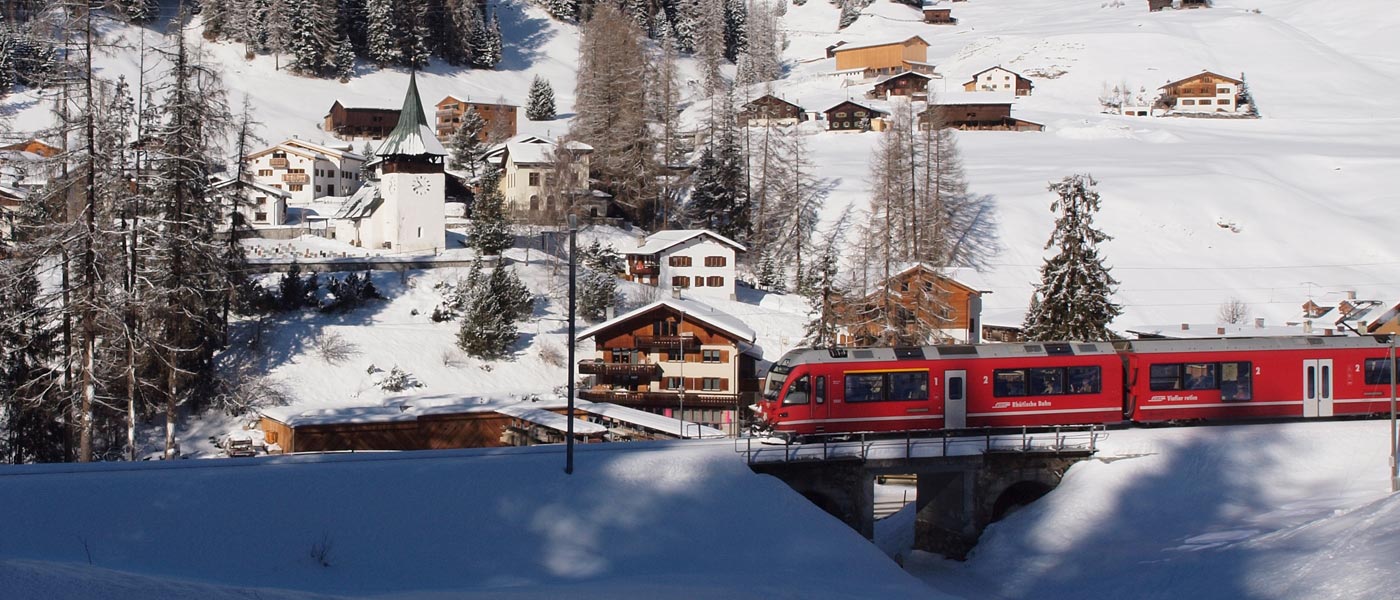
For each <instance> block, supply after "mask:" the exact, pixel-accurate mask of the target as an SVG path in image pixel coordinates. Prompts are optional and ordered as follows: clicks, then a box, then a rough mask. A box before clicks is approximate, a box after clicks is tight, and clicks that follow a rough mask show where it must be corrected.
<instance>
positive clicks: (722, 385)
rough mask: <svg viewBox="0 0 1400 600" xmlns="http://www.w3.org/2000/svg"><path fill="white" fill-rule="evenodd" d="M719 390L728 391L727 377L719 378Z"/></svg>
mask: <svg viewBox="0 0 1400 600" xmlns="http://www.w3.org/2000/svg"><path fill="white" fill-rule="evenodd" d="M719 391H721V392H727V391H729V379H728V378H722V379H720V380H719Z"/></svg>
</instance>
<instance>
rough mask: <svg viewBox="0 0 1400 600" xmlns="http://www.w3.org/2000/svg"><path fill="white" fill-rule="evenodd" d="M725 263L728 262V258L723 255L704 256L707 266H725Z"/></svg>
mask: <svg viewBox="0 0 1400 600" xmlns="http://www.w3.org/2000/svg"><path fill="white" fill-rule="evenodd" d="M726 264H729V259H727V258H725V257H723V256H706V257H705V266H707V267H723V266H725V265H726Z"/></svg>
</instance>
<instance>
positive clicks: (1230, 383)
mask: <svg viewBox="0 0 1400 600" xmlns="http://www.w3.org/2000/svg"><path fill="white" fill-rule="evenodd" d="M1253 376H1254V367H1253V366H1252V365H1251V364H1250V363H1247V362H1227V363H1220V399H1221V400H1249V399H1251V398H1253V397H1254V396H1253V386H1252V381H1251V378H1252V377H1253Z"/></svg>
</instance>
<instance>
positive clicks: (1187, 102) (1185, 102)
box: [1181, 100, 1196, 106]
mask: <svg viewBox="0 0 1400 600" xmlns="http://www.w3.org/2000/svg"><path fill="white" fill-rule="evenodd" d="M1181 104H1182V105H1183V106H1195V105H1196V101H1195V100H1182V101H1181Z"/></svg>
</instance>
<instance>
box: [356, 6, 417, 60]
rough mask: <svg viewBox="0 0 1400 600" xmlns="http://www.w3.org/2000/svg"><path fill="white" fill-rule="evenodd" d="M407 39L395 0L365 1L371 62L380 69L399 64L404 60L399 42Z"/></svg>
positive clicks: (366, 43)
mask: <svg viewBox="0 0 1400 600" xmlns="http://www.w3.org/2000/svg"><path fill="white" fill-rule="evenodd" d="M405 37H407V35H405V32H402V31H400V30H399V20H398V18H397V14H396V13H395V3H394V0H365V51H366V52H367V55H366V57H367V58H369V60H370V61H372V62H374V63H375V64H377V65H379V66H380V68H383V67H387V66H389V65H396V64H399V62H400V61H401V60H403V51H402V49H401V48H400V45H399V40H400V39H402V38H405Z"/></svg>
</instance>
